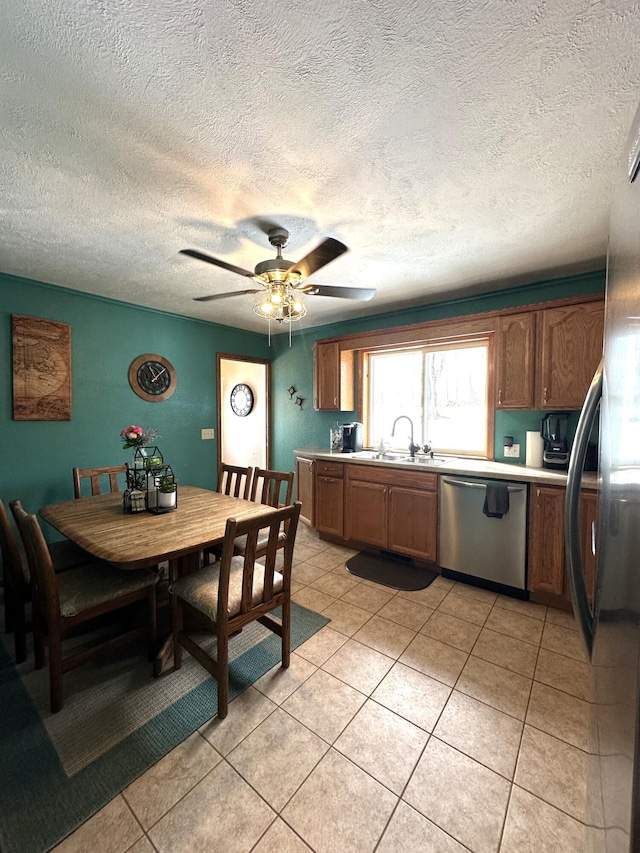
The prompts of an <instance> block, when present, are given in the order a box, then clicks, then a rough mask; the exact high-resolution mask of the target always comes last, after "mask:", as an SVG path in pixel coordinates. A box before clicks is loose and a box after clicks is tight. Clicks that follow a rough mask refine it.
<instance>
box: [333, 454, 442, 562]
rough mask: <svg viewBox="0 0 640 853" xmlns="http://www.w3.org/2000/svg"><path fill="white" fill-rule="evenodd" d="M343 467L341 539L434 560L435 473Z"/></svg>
mask: <svg viewBox="0 0 640 853" xmlns="http://www.w3.org/2000/svg"><path fill="white" fill-rule="evenodd" d="M345 468H346V473H345V525H344V530H345V538H346V539H348V540H352V541H356V542H362V543H364V544H367V545H373V546H375V547H377V548H382V549H384V550H388V551H393V552H394V553H397V554H403V555H406V556H408V557H415V558H417V559H420V560H431V561H435V560H436V556H437V553H436V543H437V529H438V478H437V476H436V475H435V474H430V473H429V474H427V473H423V472H420V473H415V474H414V473H413V472H409V471H400V470H398V469H391V468H389V469H384V468H379V467H374V466H366V465H346V466H345Z"/></svg>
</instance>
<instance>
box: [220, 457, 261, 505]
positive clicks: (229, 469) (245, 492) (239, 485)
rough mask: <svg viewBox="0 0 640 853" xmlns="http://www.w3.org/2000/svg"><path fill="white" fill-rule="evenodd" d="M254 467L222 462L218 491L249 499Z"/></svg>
mask: <svg viewBox="0 0 640 853" xmlns="http://www.w3.org/2000/svg"><path fill="white" fill-rule="evenodd" d="M252 473H253V468H252V467H250V466H249V467H248V468H242V467H241V466H239V465H227V463H226V462H221V463H220V465H219V466H218V487H217V489H216V491H218V492H220V493H221V494H223V495H232V496H233V497H234V498H244V500H245V501H247V500H249V493H250V491H251V475H252Z"/></svg>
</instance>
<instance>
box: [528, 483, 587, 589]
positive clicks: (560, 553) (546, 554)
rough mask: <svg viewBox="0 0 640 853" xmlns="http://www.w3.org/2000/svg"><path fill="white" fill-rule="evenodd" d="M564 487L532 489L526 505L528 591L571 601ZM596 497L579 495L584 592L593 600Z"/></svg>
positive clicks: (534, 487) (584, 493)
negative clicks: (527, 517)
mask: <svg viewBox="0 0 640 853" xmlns="http://www.w3.org/2000/svg"><path fill="white" fill-rule="evenodd" d="M564 503H565V490H564V488H560V487H554V486H532V487H531V501H530V505H529V584H528V586H529V590H530V591H531V592H548V593H552V594H553V595H561V596H564V598H566V599H570V598H571V591H570V589H569V578H568V576H567V573H566V571H565V550H564ZM597 508H598V495H597V493H596V492H591V491H585V490H582V492H581V493H580V544H581V553H582V571H583V574H584V580H585V584H586V587H587V593H588V595H589V597H590V598H593V589H594V583H595V570H596V557H595V554H594V553H593V549H592V535H593V532H592V531H593V525H594V524H595V521H596V516H597Z"/></svg>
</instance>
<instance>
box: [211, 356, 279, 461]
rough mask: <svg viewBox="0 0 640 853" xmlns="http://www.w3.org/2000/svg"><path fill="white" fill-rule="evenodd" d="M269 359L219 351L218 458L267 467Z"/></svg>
mask: <svg viewBox="0 0 640 853" xmlns="http://www.w3.org/2000/svg"><path fill="white" fill-rule="evenodd" d="M269 367H270V365H269V362H268V361H263V360H262V359H253V358H243V357H242V356H232V355H224V354H221V353H219V354H218V461H219V462H226V463H227V465H241V466H243V467H245V466H248V465H251V466H252V467H253V468H257V467H260V468H268V467H269V461H270V459H269V431H270V423H269Z"/></svg>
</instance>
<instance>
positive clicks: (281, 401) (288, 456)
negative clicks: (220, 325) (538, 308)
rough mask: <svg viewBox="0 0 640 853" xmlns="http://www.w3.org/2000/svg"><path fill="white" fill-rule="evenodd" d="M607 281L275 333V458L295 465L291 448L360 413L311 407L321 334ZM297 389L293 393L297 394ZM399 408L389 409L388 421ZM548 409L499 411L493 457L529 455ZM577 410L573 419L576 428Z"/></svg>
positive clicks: (588, 279)
mask: <svg viewBox="0 0 640 853" xmlns="http://www.w3.org/2000/svg"><path fill="white" fill-rule="evenodd" d="M604 287H605V272H604V270H601V271H598V272H594V273H589V274H587V275H581V276H573V277H570V278H565V279H554V280H550V281H543V282H539V283H537V284H532V285H527V286H525V287H518V288H513V289H512V290H507V291H500V292H495V293H488V294H484V295H482V296H477V297H474V298H469V299H459V300H451V301H448V302H442V303H438V304H434V305H425V306H423V307H420V308H416V309H411V310H405V311H396V312H391V313H388V314H379V315H375V316H371V317H363V318H361V319H358V320H351V321H346V322H341V323H334V324H332V325H327V326H319V327H317V328H314V329H309V330H304V331H300V332H294V334H293V336H292V345H291V347H290V348H289V341H288V336H285V335H278V336H277V337H276V338H275V339H272V349H273V351H274V353H275V358H274V362H273V367H272V383H273V390H272V400H273V403H274V408H273V418H274V453H273V464H274V465H275V467H276V468H278V469H281V470H292V467H293V465H294V454H293V451H294V450H295V449H296V448H299V447H308V446H315V445H317V446H321V447H327V449H328V447H329V429H330V427H331V426H333V425H334V424H335V423H336V421H339V422H340V423H348V422H349V421H353V420H355V419H356V412H355V411H354V412H338V413H333V412H315V411H314V410H313V354H312V347H313V342H314V341H315V340H317V339H319V338H329V337H334V336H338V335H347V334H352V333H356V332H364V331H373V330H375V329H386V328H389V327H391V326H402V325H409V324H411V323H419V322H424V321H427V320H442V319H447V318H450V317H457V316H460V315H463V314H478V313H480V312H482V311H495V310H498V309H504V308H515V307H518V306H520V305H528V304H532V303H536V302H544V301H547V300H551V299H564V298H569V297H572V296H586V295H588V294H592V293H603V292H604ZM307 303H308V308H309V311H310V312H311V311H312V310H313V304H312V303H313V300H312V298H308V300H307ZM290 385H293V386H294V387H295V389H296V395H297V396H300V397H302V398H303V400H304V402H303V405H302V409H299V408H298V406H296V405H295V404H294V403H293V401H291V400H290V398H289V393H288V391H287V389H288V388H289V386H290ZM296 395H294V399H295V396H296ZM399 414H402V413H401V412H390V413H389V419H390V423H391V421H392V420H393V418H394V417H395V416H396V415H399ZM543 414H544V412H538V411H523V412H515V411H509V412H500V411H498V412H496V419H495V450H494V452H495V459H496V460H497V461H507V462H513V463H514V464H517V463H518V462H524V461H525V438H526V432H527V431H528V430H535V429H539V428H540V420H541V418H542V416H543ZM577 419H578V415H577V413H575V414H574V415H573V416H572V419H571V421H570V428H571V427H572V428H573V430H575V426H576V424H577ZM505 435H511V436H513V440H514V443H518V444H520V459H509V460H505V459H504V452H503V436H505Z"/></svg>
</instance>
